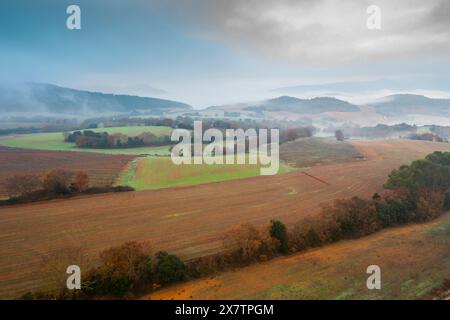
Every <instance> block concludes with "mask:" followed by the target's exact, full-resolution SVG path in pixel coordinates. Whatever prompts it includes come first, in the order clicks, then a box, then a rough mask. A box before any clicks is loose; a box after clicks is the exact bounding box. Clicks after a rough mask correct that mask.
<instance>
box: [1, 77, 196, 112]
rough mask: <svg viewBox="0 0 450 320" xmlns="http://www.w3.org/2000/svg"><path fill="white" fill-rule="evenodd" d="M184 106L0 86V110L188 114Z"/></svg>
mask: <svg viewBox="0 0 450 320" xmlns="http://www.w3.org/2000/svg"><path fill="white" fill-rule="evenodd" d="M191 109H192V107H191V106H190V105H188V104H185V103H181V102H177V101H171V100H164V99H158V98H149V97H139V96H133V95H123V94H111V93H100V92H91V91H84V90H76V89H70V88H64V87H60V86H56V85H53V84H47V83H27V84H24V85H22V86H14V87H0V111H2V112H49V113H57V114H90V113H101V112H139V111H140V112H151V113H161V112H170V111H177V110H178V111H188V110H191Z"/></svg>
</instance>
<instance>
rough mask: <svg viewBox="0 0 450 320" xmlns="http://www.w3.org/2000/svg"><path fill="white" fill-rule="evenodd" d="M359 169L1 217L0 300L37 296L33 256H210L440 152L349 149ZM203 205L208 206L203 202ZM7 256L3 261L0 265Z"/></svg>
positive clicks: (85, 200) (399, 147)
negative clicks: (130, 252) (124, 248)
mask: <svg viewBox="0 0 450 320" xmlns="http://www.w3.org/2000/svg"><path fill="white" fill-rule="evenodd" d="M352 144H353V145H355V146H356V147H357V148H358V150H359V151H360V152H361V153H362V154H363V155H364V156H365V158H366V160H365V161H356V162H348V163H339V164H332V165H324V166H316V167H312V168H309V169H308V170H307V173H308V174H309V175H310V176H314V177H316V178H319V179H321V180H323V181H326V182H327V183H328V184H324V183H322V182H320V181H318V180H316V179H313V178H311V177H310V176H307V175H305V174H303V173H302V172H300V171H296V172H291V173H287V174H282V175H275V176H258V177H252V178H246V179H235V180H229V181H224V182H220V183H210V184H201V185H196V186H187V187H176V188H166V189H161V190H151V191H142V192H124V193H115V194H101V195H92V196H81V197H76V198H72V199H61V200H54V201H46V202H40V203H32V204H27V205H17V206H5V207H2V208H0V239H1V241H0V298H3V299H4V298H14V297H17V296H19V295H20V294H23V293H25V292H27V291H33V290H37V289H39V288H40V283H41V277H40V276H39V275H38V273H39V268H40V264H41V257H42V256H43V255H45V254H47V253H49V252H55V251H56V252H57V251H59V250H67V249H68V248H72V247H74V246H75V247H82V248H86V251H87V252H86V254H88V255H89V256H90V257H97V255H98V253H99V252H101V251H102V250H105V249H108V248H110V247H112V246H116V245H120V244H123V243H124V242H126V241H150V242H151V243H152V246H153V247H154V248H155V249H158V250H165V251H168V252H170V253H173V254H176V255H178V256H180V257H181V258H182V259H185V260H189V259H192V258H196V257H200V256H205V255H210V254H214V253H217V252H218V251H219V250H220V248H222V246H223V241H222V236H223V233H224V232H225V231H226V230H228V229H229V228H231V227H232V226H235V225H237V224H240V223H245V222H248V223H252V224H254V225H256V226H257V225H261V224H266V223H268V222H269V221H270V220H272V219H278V220H281V221H283V222H284V223H286V224H291V223H295V222H297V221H299V220H301V219H303V218H305V217H307V216H310V215H314V214H317V213H318V212H320V206H321V204H323V203H331V202H332V201H333V200H334V199H338V198H348V197H352V196H355V195H356V196H360V197H370V196H372V195H373V193H374V192H379V191H380V190H382V185H383V183H384V182H385V181H386V177H387V174H388V173H389V172H390V171H391V170H392V169H394V168H398V166H400V165H401V164H408V163H410V162H411V161H412V160H416V159H419V158H423V157H424V156H426V155H427V154H429V153H431V152H433V151H436V150H441V151H450V144H448V143H433V142H426V141H412V140H385V141H352ZM205 199H206V200H205ZM5 257H7V258H5Z"/></svg>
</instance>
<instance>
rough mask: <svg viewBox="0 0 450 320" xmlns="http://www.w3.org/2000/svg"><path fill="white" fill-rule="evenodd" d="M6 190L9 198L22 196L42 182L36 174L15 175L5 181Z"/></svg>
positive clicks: (37, 188)
mask: <svg viewBox="0 0 450 320" xmlns="http://www.w3.org/2000/svg"><path fill="white" fill-rule="evenodd" d="M5 186H6V190H7V192H8V195H9V196H10V197H11V198H14V197H23V196H26V195H28V194H30V193H32V192H34V191H36V190H39V189H40V188H41V187H42V182H41V180H40V179H39V177H38V176H37V175H34V174H22V175H15V176H12V177H10V178H8V179H6V182H5Z"/></svg>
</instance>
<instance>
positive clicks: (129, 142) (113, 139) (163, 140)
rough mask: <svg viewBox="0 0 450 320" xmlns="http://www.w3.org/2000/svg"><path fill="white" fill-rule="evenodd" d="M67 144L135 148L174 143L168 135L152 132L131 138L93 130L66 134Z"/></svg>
mask: <svg viewBox="0 0 450 320" xmlns="http://www.w3.org/2000/svg"><path fill="white" fill-rule="evenodd" d="M64 141H65V142H74V143H75V144H76V146H77V147H78V148H96V149H104V148H107V149H110V148H135V147H156V146H163V145H169V144H172V143H173V142H172V141H171V140H170V137H169V136H167V135H162V136H157V135H155V134H153V133H151V132H143V133H141V134H139V135H138V136H134V137H129V136H127V135H125V134H122V133H114V134H109V133H107V132H94V131H92V130H84V131H75V132H73V133H68V132H65V133H64Z"/></svg>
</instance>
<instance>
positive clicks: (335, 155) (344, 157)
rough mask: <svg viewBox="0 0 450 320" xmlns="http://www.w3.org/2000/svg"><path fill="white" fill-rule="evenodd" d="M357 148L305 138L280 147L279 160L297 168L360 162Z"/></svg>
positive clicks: (325, 139)
mask: <svg viewBox="0 0 450 320" xmlns="http://www.w3.org/2000/svg"><path fill="white" fill-rule="evenodd" d="M362 157H363V156H362V155H361V154H360V153H359V152H358V150H357V148H356V147H355V146H353V145H352V144H350V143H348V142H341V141H336V139H332V138H305V139H299V140H296V141H291V142H287V143H284V144H282V145H281V146H280V159H281V160H283V161H284V162H286V163H288V164H289V165H291V166H294V167H297V168H304V167H310V166H313V165H319V164H331V163H340V162H348V161H355V160H361V159H362Z"/></svg>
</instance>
